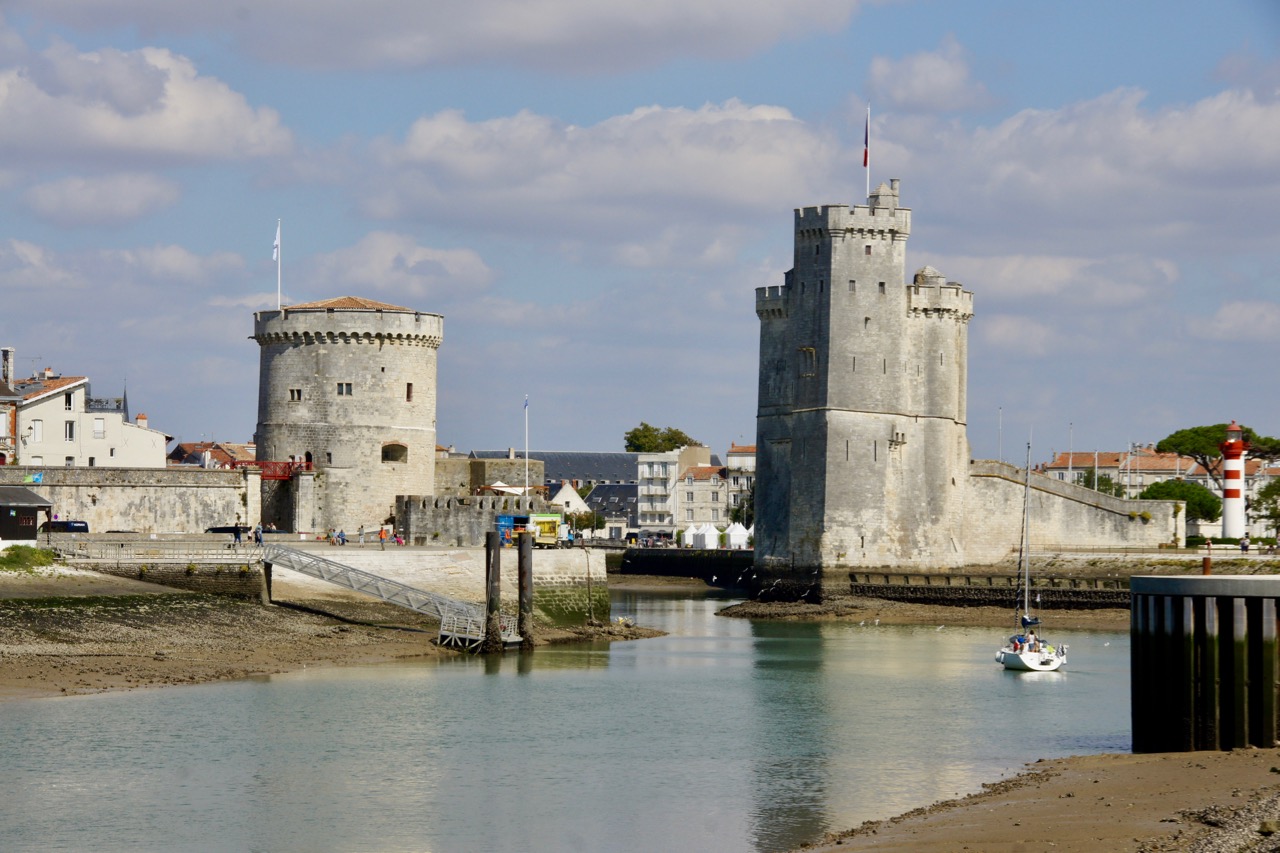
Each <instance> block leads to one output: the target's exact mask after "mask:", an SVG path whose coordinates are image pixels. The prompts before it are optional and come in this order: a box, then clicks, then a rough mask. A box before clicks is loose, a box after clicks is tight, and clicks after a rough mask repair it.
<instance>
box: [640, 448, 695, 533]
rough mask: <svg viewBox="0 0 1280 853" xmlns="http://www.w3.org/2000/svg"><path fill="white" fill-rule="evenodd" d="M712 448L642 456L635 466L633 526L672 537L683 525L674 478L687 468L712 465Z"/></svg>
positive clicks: (669, 451) (688, 449)
mask: <svg viewBox="0 0 1280 853" xmlns="http://www.w3.org/2000/svg"><path fill="white" fill-rule="evenodd" d="M711 461H712V460H711V449H710V448H709V447H702V446H698V445H692V446H689V447H681V448H680V449H679V450H668V451H666V452H664V453H641V454H639V455H638V457H637V461H636V467H637V470H638V473H639V480H640V494H639V504H638V505H637V508H636V523H637V524H638V525H639V527H640V529H641V530H642V531H649V532H651V533H656V534H659V535H666V536H675V532H676V529H677V528H678V527H684V526H687V525H685V524H684V523H683V519H682V518H681V517H677V516H681V515H682V513H681V512H680V510H681V506H680V501H679V500H678V495H679V490H678V489H677V488H676V487H677V478H678V477H679V476H680V473H681V472H682V471H685V470H686V469H688V468H692V467H695V466H702V465H710V464H711Z"/></svg>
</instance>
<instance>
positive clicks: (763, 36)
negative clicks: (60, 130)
mask: <svg viewBox="0 0 1280 853" xmlns="http://www.w3.org/2000/svg"><path fill="white" fill-rule="evenodd" d="M10 5H11V6H13V7H14V8H18V9H22V8H26V9H29V10H31V11H32V12H33V13H36V14H39V15H41V16H42V17H44V18H47V19H50V20H55V21H60V22H62V23H65V24H68V25H70V26H73V27H78V28H82V29H102V30H112V29H115V28H121V27H132V26H137V25H139V22H145V24H143V25H142V28H143V29H144V31H145V32H148V33H157V32H170V33H182V34H185V33H192V32H199V33H226V34H228V35H230V37H231V39H232V41H233V42H234V43H235V44H236V45H238V46H239V48H240V49H241V50H242V51H244V52H246V53H248V54H251V55H253V56H254V57H256V58H258V59H260V60H262V61H266V62H277V63H288V64H293V65H298V66H303V67H310V68H340V69H349V68H378V67H409V68H414V67H430V66H441V65H483V66H491V65H494V64H502V65H515V66H522V67H532V68H539V69H554V70H558V71H565V72H574V71H595V72H622V71H631V70H635V69H640V68H652V67H656V66H658V65H660V64H663V63H665V62H667V61H669V60H671V59H673V58H679V57H696V58H698V59H725V58H734V57H742V56H746V55H749V54H751V53H754V52H757V51H760V50H763V49H765V48H767V47H769V46H772V45H774V44H776V43H778V42H779V41H782V40H785V39H790V38H794V37H797V36H800V35H805V34H809V33H814V32H828V33H830V32H836V31H838V30H840V29H842V28H843V27H844V26H845V25H846V24H847V23H848V21H849V19H850V18H851V17H852V15H853V13H854V12H855V10H856V9H857V7H858V5H859V0H757V2H753V3H740V2H735V0H701V2H698V3H687V2H685V0H649V1H648V2H645V3H601V2H598V0H490V1H489V2H487V3H485V4H484V5H483V7H476V6H472V5H468V4H465V3H457V2H452V0H365V2H362V3H314V2H311V0H274V2H270V3H256V4H247V5H246V4H235V3H208V2H200V0H98V2H94V3H84V2H81V0H10Z"/></svg>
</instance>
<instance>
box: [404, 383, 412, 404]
mask: <svg viewBox="0 0 1280 853" xmlns="http://www.w3.org/2000/svg"><path fill="white" fill-rule="evenodd" d="M404 401H405V402H406V403H412V402H413V383H412V382H406V383H405V386H404Z"/></svg>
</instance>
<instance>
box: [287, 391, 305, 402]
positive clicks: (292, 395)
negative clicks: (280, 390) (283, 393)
mask: <svg viewBox="0 0 1280 853" xmlns="http://www.w3.org/2000/svg"><path fill="white" fill-rule="evenodd" d="M289 402H290V403H300V402H302V389H301V388H290V389H289Z"/></svg>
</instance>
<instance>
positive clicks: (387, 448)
mask: <svg viewBox="0 0 1280 853" xmlns="http://www.w3.org/2000/svg"><path fill="white" fill-rule="evenodd" d="M382 461H383V462H408V461H409V448H408V446H407V445H404V444H401V443H400V442H398V441H388V442H387V443H385V444H383V445H382Z"/></svg>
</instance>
